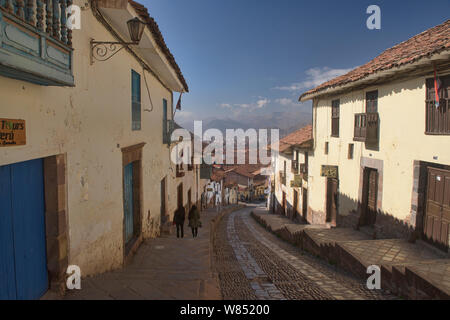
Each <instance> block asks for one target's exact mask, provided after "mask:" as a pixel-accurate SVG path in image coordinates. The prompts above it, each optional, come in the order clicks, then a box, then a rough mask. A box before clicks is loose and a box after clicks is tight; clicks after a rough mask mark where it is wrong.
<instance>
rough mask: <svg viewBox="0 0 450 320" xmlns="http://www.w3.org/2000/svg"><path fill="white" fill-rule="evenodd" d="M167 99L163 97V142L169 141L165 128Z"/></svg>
mask: <svg viewBox="0 0 450 320" xmlns="http://www.w3.org/2000/svg"><path fill="white" fill-rule="evenodd" d="M167 120H168V117H167V100H166V99H163V123H162V128H163V143H168V142H169V139H170V137H169V135H168V130H167Z"/></svg>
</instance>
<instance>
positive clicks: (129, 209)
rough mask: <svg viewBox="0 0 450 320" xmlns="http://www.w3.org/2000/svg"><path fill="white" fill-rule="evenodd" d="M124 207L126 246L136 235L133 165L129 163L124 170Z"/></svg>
mask: <svg viewBox="0 0 450 320" xmlns="http://www.w3.org/2000/svg"><path fill="white" fill-rule="evenodd" d="M123 207H124V224H125V244H127V243H128V242H130V240H131V239H132V238H133V234H134V214H133V163H129V164H128V165H126V166H125V168H124V170H123Z"/></svg>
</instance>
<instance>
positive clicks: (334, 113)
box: [331, 100, 340, 137]
mask: <svg viewBox="0 0 450 320" xmlns="http://www.w3.org/2000/svg"><path fill="white" fill-rule="evenodd" d="M339 105H340V100H333V101H332V102H331V136H332V137H339Z"/></svg>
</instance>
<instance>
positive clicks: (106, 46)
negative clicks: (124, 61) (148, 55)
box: [91, 39, 138, 65]
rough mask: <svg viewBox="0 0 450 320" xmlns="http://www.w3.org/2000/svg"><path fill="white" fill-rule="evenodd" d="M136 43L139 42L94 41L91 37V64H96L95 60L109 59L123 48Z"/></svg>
mask: <svg viewBox="0 0 450 320" xmlns="http://www.w3.org/2000/svg"><path fill="white" fill-rule="evenodd" d="M136 44H138V42H120V41H94V39H91V65H92V64H94V61H106V60H109V59H111V58H112V57H113V56H115V55H116V54H117V53H118V52H119V51H121V50H122V49H123V48H125V47H128V46H129V45H136Z"/></svg>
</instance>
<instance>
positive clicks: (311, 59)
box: [141, 0, 450, 123]
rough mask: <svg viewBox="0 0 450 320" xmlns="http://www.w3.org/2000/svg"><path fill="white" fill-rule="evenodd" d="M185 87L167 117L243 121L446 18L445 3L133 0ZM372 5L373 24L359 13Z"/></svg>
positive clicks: (282, 106)
mask: <svg viewBox="0 0 450 320" xmlns="http://www.w3.org/2000/svg"><path fill="white" fill-rule="evenodd" d="M141 2H142V3H143V4H144V5H145V6H146V7H147V8H148V9H149V13H150V15H151V16H153V17H154V18H155V20H156V22H157V23H158V25H159V26H160V29H161V31H162V33H163V35H164V37H165V40H166V43H167V45H168V47H169V49H170V50H171V52H172V53H173V55H174V56H175V59H176V61H177V63H178V64H179V66H180V68H181V70H182V72H183V74H184V76H185V78H186V80H187V82H188V85H189V88H190V92H189V93H188V94H186V95H184V96H183V109H182V112H181V113H178V114H177V116H176V119H177V121H179V122H181V123H185V122H187V121H192V120H193V119H196V120H197V119H198V120H201V119H208V118H231V119H239V120H241V121H242V120H244V119H246V118H248V117H252V116H253V115H256V114H264V113H271V112H274V111H280V112H284V111H289V110H293V109H298V108H301V109H304V110H310V103H306V104H299V103H298V102H297V99H298V97H299V95H300V94H301V93H302V92H303V91H306V90H307V89H309V88H311V87H313V86H314V85H317V84H319V83H320V82H322V81H325V80H327V79H328V78H330V77H334V76H337V75H339V74H341V73H343V72H344V71H346V70H348V69H351V68H354V67H356V66H358V65H361V64H364V63H366V62H368V61H369V60H370V59H372V58H374V57H375V56H377V55H378V54H379V53H381V52H382V51H383V50H385V49H387V48H389V47H392V46H393V45H395V44H397V43H399V42H401V41H404V40H407V39H408V38H410V37H411V36H414V35H415V34H418V33H420V32H422V31H424V30H426V29H428V28H430V27H433V26H435V25H438V24H440V23H442V22H443V21H445V20H447V19H449V18H450V14H449V13H450V1H449V0H430V1H424V0H421V1H417V0H409V1H405V0H403V1H397V0H389V1H365V0H340V1H336V0H335V1H331V0H329V1H321V0H315V1H302V0H141ZM372 4H376V5H378V6H380V8H381V30H368V29H367V27H366V20H367V18H368V16H369V15H368V14H366V9H367V7H368V6H369V5H372Z"/></svg>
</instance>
